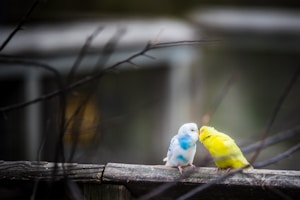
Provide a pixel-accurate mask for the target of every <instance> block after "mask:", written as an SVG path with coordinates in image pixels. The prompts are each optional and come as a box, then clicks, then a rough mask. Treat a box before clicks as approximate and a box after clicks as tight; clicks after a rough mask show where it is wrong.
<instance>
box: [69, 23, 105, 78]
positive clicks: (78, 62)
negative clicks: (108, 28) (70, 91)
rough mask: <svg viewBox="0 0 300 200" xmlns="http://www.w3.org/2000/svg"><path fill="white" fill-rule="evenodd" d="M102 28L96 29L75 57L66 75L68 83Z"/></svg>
mask: <svg viewBox="0 0 300 200" xmlns="http://www.w3.org/2000/svg"><path fill="white" fill-rule="evenodd" d="M103 28H104V27H102V26H100V27H98V28H97V29H96V30H95V31H94V32H93V33H92V34H91V35H90V36H89V37H88V38H87V39H86V41H85V43H84V45H83V46H82V48H81V50H80V52H79V55H78V56H77V58H76V60H75V62H74V64H73V66H72V68H71V70H70V72H69V74H68V78H67V79H68V82H70V81H71V79H72V77H73V76H74V74H75V72H76V70H77V69H78V67H79V65H80V63H81V61H82V60H83V57H84V56H85V55H86V53H87V51H88V49H89V48H90V46H91V43H92V41H93V40H94V39H95V38H96V37H97V35H99V33H100V32H101V31H102V30H103Z"/></svg>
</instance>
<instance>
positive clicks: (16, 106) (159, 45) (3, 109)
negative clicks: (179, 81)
mask: <svg viewBox="0 0 300 200" xmlns="http://www.w3.org/2000/svg"><path fill="white" fill-rule="evenodd" d="M203 42H205V41H202V40H201V41H194V42H193V41H189V43H187V41H177V42H174V45H173V46H180V45H195V44H201V43H203ZM206 42H212V41H210V40H208V41H206ZM171 44H172V43H171V42H169V43H157V44H155V45H151V44H150V43H147V44H146V46H145V47H144V49H142V50H141V51H139V52H137V53H135V54H133V55H131V56H129V57H128V58H126V59H124V60H122V61H119V62H116V63H115V64H113V65H111V66H109V67H108V68H105V69H103V70H101V71H99V72H98V73H96V74H94V75H92V76H86V77H84V78H82V79H80V80H78V81H76V82H74V83H72V84H69V85H67V86H66V87H65V88H63V89H60V90H56V91H53V92H50V93H48V94H46V95H42V96H40V97H38V98H36V99H33V100H30V101H26V102H22V103H18V104H13V105H9V106H5V107H1V108H0V112H8V111H11V110H15V109H20V108H23V107H25V106H28V105H31V104H33V103H36V102H40V101H44V100H47V99H51V98H53V97H55V96H57V95H59V94H61V93H62V92H69V91H71V90H73V89H75V88H77V87H80V86H83V85H85V84H87V83H89V82H90V81H93V80H96V79H99V78H101V77H102V76H103V75H104V74H105V73H107V72H110V71H113V70H114V69H115V68H117V67H118V66H120V65H122V64H126V63H130V62H132V60H133V59H135V58H137V57H139V56H142V55H144V54H145V53H146V52H148V51H150V50H154V49H157V48H163V47H170V46H172V45H171ZM164 45H165V46H164Z"/></svg>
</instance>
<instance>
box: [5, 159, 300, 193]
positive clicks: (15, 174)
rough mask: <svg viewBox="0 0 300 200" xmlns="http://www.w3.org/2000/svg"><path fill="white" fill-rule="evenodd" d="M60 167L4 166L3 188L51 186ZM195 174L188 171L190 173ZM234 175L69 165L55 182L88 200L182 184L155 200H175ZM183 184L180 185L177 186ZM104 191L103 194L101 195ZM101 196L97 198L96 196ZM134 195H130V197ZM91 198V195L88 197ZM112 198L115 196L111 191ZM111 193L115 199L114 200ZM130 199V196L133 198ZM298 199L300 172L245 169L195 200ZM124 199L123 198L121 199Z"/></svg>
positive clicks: (39, 164)
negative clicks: (8, 184) (71, 184)
mask: <svg viewBox="0 0 300 200" xmlns="http://www.w3.org/2000/svg"><path fill="white" fill-rule="evenodd" d="M54 168H55V164H54V163H50V162H29V161H15V162H4V161H1V162H0V187H1V183H2V182H3V181H18V182H24V181H25V182H35V181H37V180H39V181H42V182H47V181H51V180H52V177H53V170H54ZM190 169H191V168H189V167H188V168H185V169H184V172H187V171H190ZM225 173H228V172H226V171H221V172H220V171H217V169H216V168H207V167H198V168H194V169H193V170H192V172H191V173H190V174H189V175H188V176H187V177H185V178H182V179H180V174H179V172H178V170H177V169H176V168H170V167H166V166H162V165H133V164H117V163H108V164H106V165H96V164H76V163H66V164H58V165H57V173H56V179H55V180H62V179H64V178H66V177H67V178H68V179H69V180H73V181H75V182H77V183H79V184H81V185H83V186H84V185H85V186H84V187H83V188H84V191H85V195H86V196H88V197H89V198H88V199H99V198H100V197H99V194H101V196H102V197H104V196H106V194H105V193H106V191H107V192H109V190H108V189H107V188H110V189H113V191H115V192H113V194H117V193H118V192H116V191H119V190H120V192H119V195H117V196H119V197H120V196H122V195H123V196H124V194H126V196H127V197H126V198H122V199H131V197H130V198H129V196H131V195H132V196H133V197H139V196H142V195H145V194H147V193H148V192H151V191H153V190H155V189H156V188H158V187H159V186H161V185H162V184H164V183H172V182H174V181H176V183H175V184H174V185H172V187H170V188H168V189H167V190H165V191H163V192H162V193H160V194H158V195H157V196H156V197H155V198H154V199H175V198H177V197H179V196H181V195H182V194H185V193H187V192H189V191H191V190H192V189H193V188H195V187H198V186H199V185H203V184H208V183H210V182H211V181H213V180H215V179H217V178H218V177H220V176H222V175H224V174H225ZM177 181H178V182H177ZM97 188H98V189H97ZM91 190H92V191H93V190H96V192H95V191H94V193H95V194H98V195H96V196H98V197H97V198H93V195H92V194H93V192H91ZM127 190H128V191H127ZM87 192H88V194H87ZM110 192H111V191H110ZM113 194H112V193H110V194H109V195H113ZM129 194H130V195H129ZM278 194H282V195H286V196H288V197H290V198H292V199H293V198H296V197H299V195H300V171H290V170H289V171H287V170H266V169H245V170H243V172H242V173H238V174H234V175H232V176H230V177H228V178H227V179H225V180H222V181H220V182H218V183H217V184H214V185H212V186H211V187H209V188H207V189H206V190H204V191H202V192H200V193H198V194H196V195H195V196H194V197H193V199H194V198H195V199H198V198H199V197H201V199H215V198H223V199H232V198H233V199H255V198H258V197H259V199H280V195H278ZM118 199H119V198H118Z"/></svg>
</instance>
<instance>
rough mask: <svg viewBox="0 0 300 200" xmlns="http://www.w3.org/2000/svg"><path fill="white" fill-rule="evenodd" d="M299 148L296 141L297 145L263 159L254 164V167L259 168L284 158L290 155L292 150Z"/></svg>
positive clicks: (299, 144) (299, 145)
mask: <svg viewBox="0 0 300 200" xmlns="http://www.w3.org/2000/svg"><path fill="white" fill-rule="evenodd" d="M299 149H300V143H298V144H297V145H295V146H293V147H291V148H289V149H288V150H286V151H285V152H283V153H280V154H278V155H277V156H274V157H272V158H270V159H268V160H264V161H261V162H258V163H255V164H254V167H255V168H261V167H265V166H267V165H271V164H274V163H276V162H278V161H280V160H282V159H285V158H286V157H288V156H290V155H292V154H293V153H294V152H296V151H298V150H299Z"/></svg>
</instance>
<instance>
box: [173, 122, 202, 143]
mask: <svg viewBox="0 0 300 200" xmlns="http://www.w3.org/2000/svg"><path fill="white" fill-rule="evenodd" d="M185 134H188V135H190V136H192V137H193V138H197V139H196V140H198V137H199V129H198V126H197V124H196V123H186V124H183V125H182V126H181V127H180V128H179V130H178V135H185Z"/></svg>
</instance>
